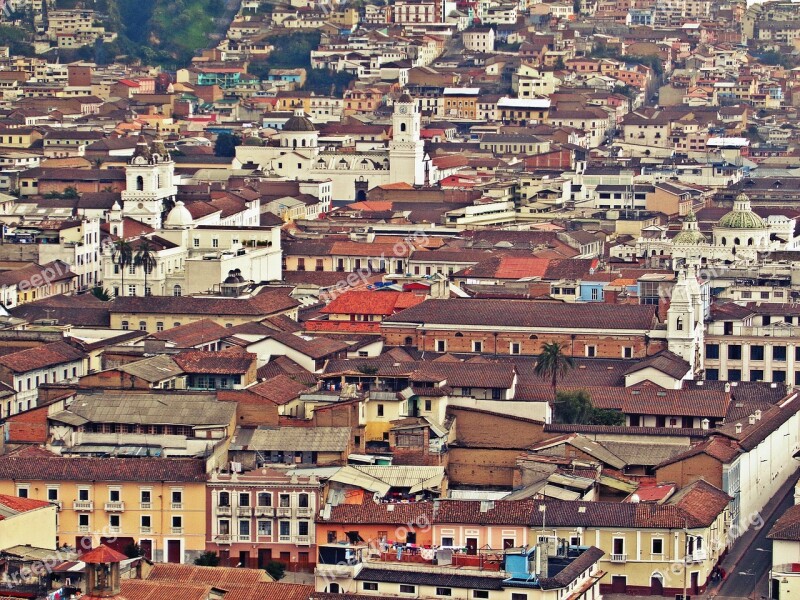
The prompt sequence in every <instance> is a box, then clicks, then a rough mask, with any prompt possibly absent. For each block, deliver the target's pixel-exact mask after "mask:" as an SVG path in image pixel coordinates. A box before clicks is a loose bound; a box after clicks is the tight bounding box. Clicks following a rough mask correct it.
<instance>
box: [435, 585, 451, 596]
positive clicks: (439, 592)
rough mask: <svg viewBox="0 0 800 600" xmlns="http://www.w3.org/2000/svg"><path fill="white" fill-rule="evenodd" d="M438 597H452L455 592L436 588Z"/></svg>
mask: <svg viewBox="0 0 800 600" xmlns="http://www.w3.org/2000/svg"><path fill="white" fill-rule="evenodd" d="M436 595H437V596H452V595H453V590H451V589H450V588H443V587H437V588H436Z"/></svg>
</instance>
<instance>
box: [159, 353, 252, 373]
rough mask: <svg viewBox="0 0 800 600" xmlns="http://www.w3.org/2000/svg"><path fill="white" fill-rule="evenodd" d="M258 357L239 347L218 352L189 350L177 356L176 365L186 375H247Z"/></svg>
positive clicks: (175, 358)
mask: <svg viewBox="0 0 800 600" xmlns="http://www.w3.org/2000/svg"><path fill="white" fill-rule="evenodd" d="M257 358H258V357H257V356H256V355H255V354H252V353H250V352H245V351H243V350H242V349H241V348H239V347H237V346H233V347H231V348H227V349H225V350H220V351H218V352H205V351H202V350H188V351H186V352H181V353H180V354H177V355H175V357H174V360H175V363H176V364H177V365H178V366H179V367H180V368H181V369H183V371H184V372H186V373H195V374H205V373H216V374H219V375H228V374H243V373H247V372H248V371H249V370H250V368H251V367H252V366H253V363H254V362H255V360H256V359H257Z"/></svg>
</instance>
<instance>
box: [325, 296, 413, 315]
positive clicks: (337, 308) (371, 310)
mask: <svg viewBox="0 0 800 600" xmlns="http://www.w3.org/2000/svg"><path fill="white" fill-rule="evenodd" d="M424 301H425V298H424V296H418V295H416V294H411V293H408V292H395V291H371V290H369V291H368V290H364V291H360V290H354V291H350V292H347V293H345V294H341V295H340V296H337V297H336V298H335V299H334V300H333V301H332V302H331V303H330V304H328V306H326V307H325V308H323V309H322V310H321V311H320V312H321V313H324V314H347V315H381V316H388V315H393V314H395V313H397V312H399V311H401V310H403V309H404V308H410V307H412V306H416V305H417V304H421V303H422V302H424Z"/></svg>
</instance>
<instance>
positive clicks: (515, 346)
mask: <svg viewBox="0 0 800 600" xmlns="http://www.w3.org/2000/svg"><path fill="white" fill-rule="evenodd" d="M508 352H509V354H519V353H520V345H519V342H511V346H510V347H509V350H508Z"/></svg>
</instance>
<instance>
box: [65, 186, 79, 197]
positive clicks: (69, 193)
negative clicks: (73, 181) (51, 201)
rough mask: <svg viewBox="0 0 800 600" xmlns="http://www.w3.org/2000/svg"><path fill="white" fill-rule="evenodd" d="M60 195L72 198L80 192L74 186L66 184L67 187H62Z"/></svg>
mask: <svg viewBox="0 0 800 600" xmlns="http://www.w3.org/2000/svg"><path fill="white" fill-rule="evenodd" d="M61 197H62V198H70V199H72V200H74V199H75V198H78V197H80V194H79V193H78V189H77V188H76V187H75V186H73V185H70V186H67V187H65V188H64V191H63V193H62V194H61Z"/></svg>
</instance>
